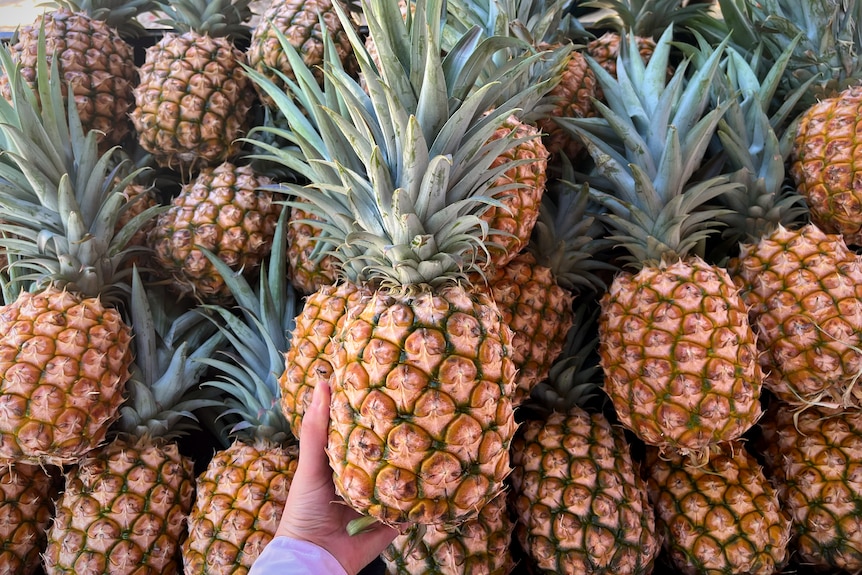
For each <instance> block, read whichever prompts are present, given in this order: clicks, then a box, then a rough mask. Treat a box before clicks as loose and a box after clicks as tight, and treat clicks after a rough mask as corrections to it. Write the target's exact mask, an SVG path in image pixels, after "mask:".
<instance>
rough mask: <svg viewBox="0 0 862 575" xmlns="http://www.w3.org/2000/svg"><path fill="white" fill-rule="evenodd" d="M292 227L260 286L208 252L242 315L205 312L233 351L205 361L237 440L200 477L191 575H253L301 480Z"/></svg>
mask: <svg viewBox="0 0 862 575" xmlns="http://www.w3.org/2000/svg"><path fill="white" fill-rule="evenodd" d="M285 221H286V212H285V213H283V214H282V217H281V218H280V219H279V224H278V232H277V234H276V236H275V238H274V244H273V250H272V252H271V254H270V256H269V259H268V265H267V266H266V269H264V270H263V271H262V272H261V279H260V282H259V283H258V284H257V285H258V286H259V287H256V288H252V287H251V285H250V284H249V282H248V281H247V280H246V279H245V278H243V277H242V276H239V275H234V274H231V273H230V269H229V268H228V267H227V265H226V264H225V263H224V262H222V261H221V260H220V259H219V258H218V257H217V256H216V255H214V254H212V253H210V252H207V253H206V255H207V257H208V259H209V260H210V261H211V262H212V263H213V264H214V265H215V266H216V267H217V268H218V271H219V272H220V273H221V274H222V275H223V276H224V277H225V278H226V281H227V284H228V288H229V289H230V291H231V292H232V294H233V297H234V298H235V299H236V302H237V306H238V307H239V308H240V310H241V311H240V312H239V313H234V312H233V310H229V309H227V308H224V307H219V306H213V305H208V306H205V308H206V309H209V310H210V311H211V312H212V313H214V314H216V315H217V316H218V317H219V318H220V320H221V323H220V324H219V329H220V331H221V332H222V333H223V334H224V335H225V337H226V338H227V339H228V341H229V343H230V348H229V350H228V353H227V354H224V355H221V356H216V357H210V358H202V360H201V361H202V362H203V363H205V364H206V365H207V366H209V367H210V368H212V370H213V372H214V374H215V377H216V378H217V379H213V380H210V381H209V382H207V385H208V386H212V387H213V388H214V389H217V390H219V391H220V392H221V395H222V396H223V399H222V402H223V409H224V412H223V414H222V415H221V417H220V421H221V422H222V425H224V426H225V432H226V434H228V435H229V436H231V438H232V440H231V443H230V445H228V446H227V447H226V448H225V449H221V450H219V451H218V452H216V453H215V455H214V456H213V457H212V459H211V460H210V461H209V463H208V464H207V467H206V469H205V470H204V472H203V473H201V474H200V475H199V476H198V478H197V494H196V497H195V501H194V505H193V508H192V511H191V513H190V515H189V519H188V531H189V536H188V539H186V541H185V542H184V543H183V549H182V554H183V566H184V573H185V574H186V575H192V574H203V573H207V574H212V575H217V574H228V573H230V574H236V575H242V574H244V573H247V572H248V570H249V569H250V568H251V565H252V564H253V563H254V561H255V560H256V559H257V557H258V556H259V555H260V553H261V552H262V551H263V548H264V547H265V546H266V544H267V543H269V542H270V540H272V538H273V536H274V535H275V530H276V527H278V523H279V521H280V520H281V515H282V512H283V511H284V504H285V501H286V500H287V493H288V490H289V488H290V483H291V481H293V476H294V473H295V472H296V464H297V462H298V460H299V452H298V449H297V445H296V442H295V440H294V438H293V437H292V436H291V434H290V430H289V427H288V424H287V420H286V419H285V417H284V415H282V413H281V410H280V408H279V393H278V377H279V375H280V374H281V372H282V371H283V370H284V367H285V366H284V353H285V352H286V351H287V348H288V344H289V342H288V333H289V329H290V325H291V324H292V323H293V318H294V317H295V316H296V313H297V309H296V294H295V292H294V291H293V290H292V289H291V288H290V286H289V285H288V283H287V264H286V258H285V233H284V231H285Z"/></svg>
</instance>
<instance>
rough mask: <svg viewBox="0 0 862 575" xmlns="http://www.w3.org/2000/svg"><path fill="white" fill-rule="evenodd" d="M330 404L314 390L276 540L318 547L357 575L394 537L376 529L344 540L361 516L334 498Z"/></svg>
mask: <svg viewBox="0 0 862 575" xmlns="http://www.w3.org/2000/svg"><path fill="white" fill-rule="evenodd" d="M329 399H330V390H329V386H328V385H318V386H316V387H315V389H314V395H313V399H312V401H311V405H310V406H309V407H308V409H307V410H306V412H305V415H304V416H303V418H302V436H301V438H300V441H299V464H298V465H297V469H296V475H295V476H294V479H293V482H292V483H291V485H290V491H289V492H288V495H287V502H286V503H285V509H284V514H283V515H282V518H281V522H280V523H279V526H278V529H277V530H276V536H280V535H284V536H287V537H291V538H293V539H299V540H301V541H308V542H310V543H313V544H315V545H318V546H319V547H322V548H324V549H326V550H327V551H328V552H329V553H330V554H331V555H332V556H333V557H335V559H337V560H338V562H339V563H340V564H341V566H342V567H344V570H345V571H347V573H348V574H349V575H355V574H356V573H359V571H360V570H361V569H362V568H363V567H365V566H366V565H368V564H369V563H371V562H372V561H373V560H374V559H375V558H376V557H377V556H378V555H380V553H381V552H382V551H383V550H384V549H385V548H386V546H387V545H389V544H390V543H391V542H392V540H393V539H394V538H395V536H396V535H398V531H397V530H395V529H393V528H392V527H388V526H386V525H383V524H381V523H374V524H373V525H372V526H371V527H368V528H367V529H365V530H364V531H362V532H361V533H359V534H356V535H350V534H348V531H347V525H348V523H350V522H351V521H353V520H354V519H358V518H360V517H361V515H359V513H357V512H356V511H354V510H353V509H352V508H350V507H349V506H348V505H346V504H345V503H344V501H343V500H342V499H341V498H340V497H338V496H337V495H336V494H335V484H334V483H333V482H332V468H330V467H329V461H328V459H327V457H326V452H325V448H326V442H327V435H328V431H329Z"/></svg>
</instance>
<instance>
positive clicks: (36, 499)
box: [0, 254, 60, 575]
mask: <svg viewBox="0 0 862 575" xmlns="http://www.w3.org/2000/svg"><path fill="white" fill-rule="evenodd" d="M12 259H13V261H14V254H13V256H12ZM17 272H18V269H17V267H14V266H13V267H12V268H9V269H6V270H3V271H2V272H0V282H2V287H3V290H2V291H3V293H2V295H3V301H4V302H11V301H13V300H14V299H15V295H14V294H13V293H11V292H7V289H6V288H8V287H10V286H11V285H12V284H15V283H17V282H16V281H15V276H16V274H17ZM59 478H60V474H59V473H58V469H57V468H55V467H48V466H40V465H32V464H29V463H17V462H15V461H12V460H9V459H7V460H0V540H2V541H3V544H2V545H0V573H4V574H9V575H13V574H14V575H32V574H34V573H36V572H38V570H39V568H40V567H41V563H42V562H41V557H40V554H41V553H42V552H43V551H44V550H45V543H46V535H45V533H46V531H47V528H48V525H49V524H50V522H51V517H52V516H53V515H54V498H55V497H56V492H57V488H58V487H59Z"/></svg>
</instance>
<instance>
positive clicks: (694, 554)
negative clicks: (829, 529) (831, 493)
mask: <svg viewBox="0 0 862 575" xmlns="http://www.w3.org/2000/svg"><path fill="white" fill-rule="evenodd" d="M717 451H718V453H713V454H712V455H711V456H710V458H709V461H708V462H707V463H705V464H704V465H702V466H692V465H689V464H688V461H687V460H686V458H684V457H682V456H680V455H677V454H671V455H662V454H660V453H659V450H658V449H656V448H650V449H648V450H647V456H646V470H647V476H648V479H647V486H648V490H649V494H650V499H651V500H652V502H653V505H654V506H655V510H656V522H657V526H658V529H659V531H660V532H661V533H662V535H663V538H664V547H665V549H666V551H667V556H668V558H669V560H670V561H671V563H672V564H673V566H674V567H675V568H676V569H678V570H679V572H680V573H682V574H683V575H699V574H702V573H710V574H715V575H718V574H726V575H733V574H748V575H771V574H772V573H776V572H778V571H780V570H781V569H782V568H783V567H784V565H785V564H786V563H787V561H788V560H789V558H790V552H789V550H788V544H789V542H790V528H791V524H790V519H789V517H788V516H787V514H786V513H785V512H784V511H783V510H782V509H781V504H780V502H779V498H778V494H777V492H776V491H775V489H773V487H772V486H771V485H770V483H769V481H768V480H767V478H766V476H765V475H764V473H763V470H762V469H761V468H760V466H759V465H758V464H757V462H756V460H755V459H754V457H752V456H751V454H749V453H748V452H747V451H746V449H745V447H744V445H743V444H742V443H741V442H739V441H734V442H730V443H724V444H721V446H720V447H719V448H717Z"/></svg>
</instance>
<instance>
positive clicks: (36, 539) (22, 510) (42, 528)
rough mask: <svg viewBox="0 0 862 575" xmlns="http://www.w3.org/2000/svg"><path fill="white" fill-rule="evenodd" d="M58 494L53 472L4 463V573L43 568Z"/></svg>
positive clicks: (0, 529)
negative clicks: (44, 553) (44, 554)
mask: <svg viewBox="0 0 862 575" xmlns="http://www.w3.org/2000/svg"><path fill="white" fill-rule="evenodd" d="M55 491H56V489H55V477H54V476H53V472H52V470H46V469H43V468H42V467H40V466H38V465H30V464H27V463H13V462H10V461H6V462H3V463H0V518H2V521H0V541H2V542H3V543H2V544H0V573H3V574H4V575H32V574H33V573H35V572H36V571H37V569H39V567H40V566H41V564H42V560H41V557H40V554H41V553H42V551H44V549H45V542H46V535H45V533H46V530H47V528H48V525H49V524H50V522H51V517H52V516H53V515H54V504H53V497H54V495H55Z"/></svg>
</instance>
